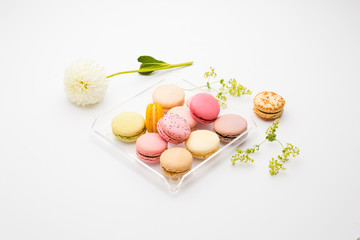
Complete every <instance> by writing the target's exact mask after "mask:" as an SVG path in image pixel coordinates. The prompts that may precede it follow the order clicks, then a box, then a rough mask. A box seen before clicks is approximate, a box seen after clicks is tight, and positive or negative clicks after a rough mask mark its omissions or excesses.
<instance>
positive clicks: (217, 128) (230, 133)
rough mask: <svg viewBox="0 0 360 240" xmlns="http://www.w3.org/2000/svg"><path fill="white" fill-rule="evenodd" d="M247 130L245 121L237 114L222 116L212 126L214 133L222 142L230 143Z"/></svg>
mask: <svg viewBox="0 0 360 240" xmlns="http://www.w3.org/2000/svg"><path fill="white" fill-rule="evenodd" d="M246 129H247V121H246V119H245V118H243V117H242V116H240V115H237V114H224V115H221V116H220V117H218V118H217V119H216V120H215V122H214V125H213V130H214V132H215V133H216V134H217V135H218V136H219V138H220V140H221V141H223V142H231V141H232V140H233V139H235V138H236V137H238V136H239V135H240V134H242V133H243V132H245V131H246Z"/></svg>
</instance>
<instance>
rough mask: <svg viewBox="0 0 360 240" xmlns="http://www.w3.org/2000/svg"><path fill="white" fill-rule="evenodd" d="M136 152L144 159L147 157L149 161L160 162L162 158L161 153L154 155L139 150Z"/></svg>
mask: <svg viewBox="0 0 360 240" xmlns="http://www.w3.org/2000/svg"><path fill="white" fill-rule="evenodd" d="M136 154H138V155H140V156H139V158H140V159H143V160H145V159H146V161H147V162H158V161H159V159H160V155H161V154H159V155H153V156H151V155H150V156H149V155H147V154H143V153H140V152H139V151H137V152H136Z"/></svg>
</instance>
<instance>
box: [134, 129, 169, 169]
mask: <svg viewBox="0 0 360 240" xmlns="http://www.w3.org/2000/svg"><path fill="white" fill-rule="evenodd" d="M166 149H167V142H166V141H165V140H164V139H163V138H162V137H160V135H159V134H157V133H145V134H144V135H141V136H140V137H139V138H138V139H137V140H136V155H137V156H138V157H139V159H140V160H142V161H144V162H146V163H157V162H159V161H160V155H161V154H162V153H163V152H164V151H165V150H166Z"/></svg>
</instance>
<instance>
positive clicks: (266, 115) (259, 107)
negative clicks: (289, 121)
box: [253, 91, 285, 119]
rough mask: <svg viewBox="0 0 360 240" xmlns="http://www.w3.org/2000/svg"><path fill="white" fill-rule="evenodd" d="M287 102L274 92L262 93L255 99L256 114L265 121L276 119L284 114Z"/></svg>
mask: <svg viewBox="0 0 360 240" xmlns="http://www.w3.org/2000/svg"><path fill="white" fill-rule="evenodd" d="M284 106H285V100H284V98H283V97H282V96H280V95H279V94H277V93H274V92H266V91H265V92H260V93H258V94H257V95H256V96H255V97H254V108H253V110H254V112H255V114H256V115H258V116H259V117H261V118H263V119H275V118H278V117H280V116H281V114H282V113H283V112H284Z"/></svg>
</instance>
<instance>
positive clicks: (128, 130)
mask: <svg viewBox="0 0 360 240" xmlns="http://www.w3.org/2000/svg"><path fill="white" fill-rule="evenodd" d="M111 127H112V132H113V134H114V135H115V137H117V138H118V139H120V140H121V141H124V142H135V141H136V139H138V137H140V136H141V135H143V134H144V133H145V132H146V127H145V119H144V117H143V116H142V115H141V114H139V113H137V112H123V113H120V114H118V115H116V116H115V117H114V118H113V120H112V122H111Z"/></svg>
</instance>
